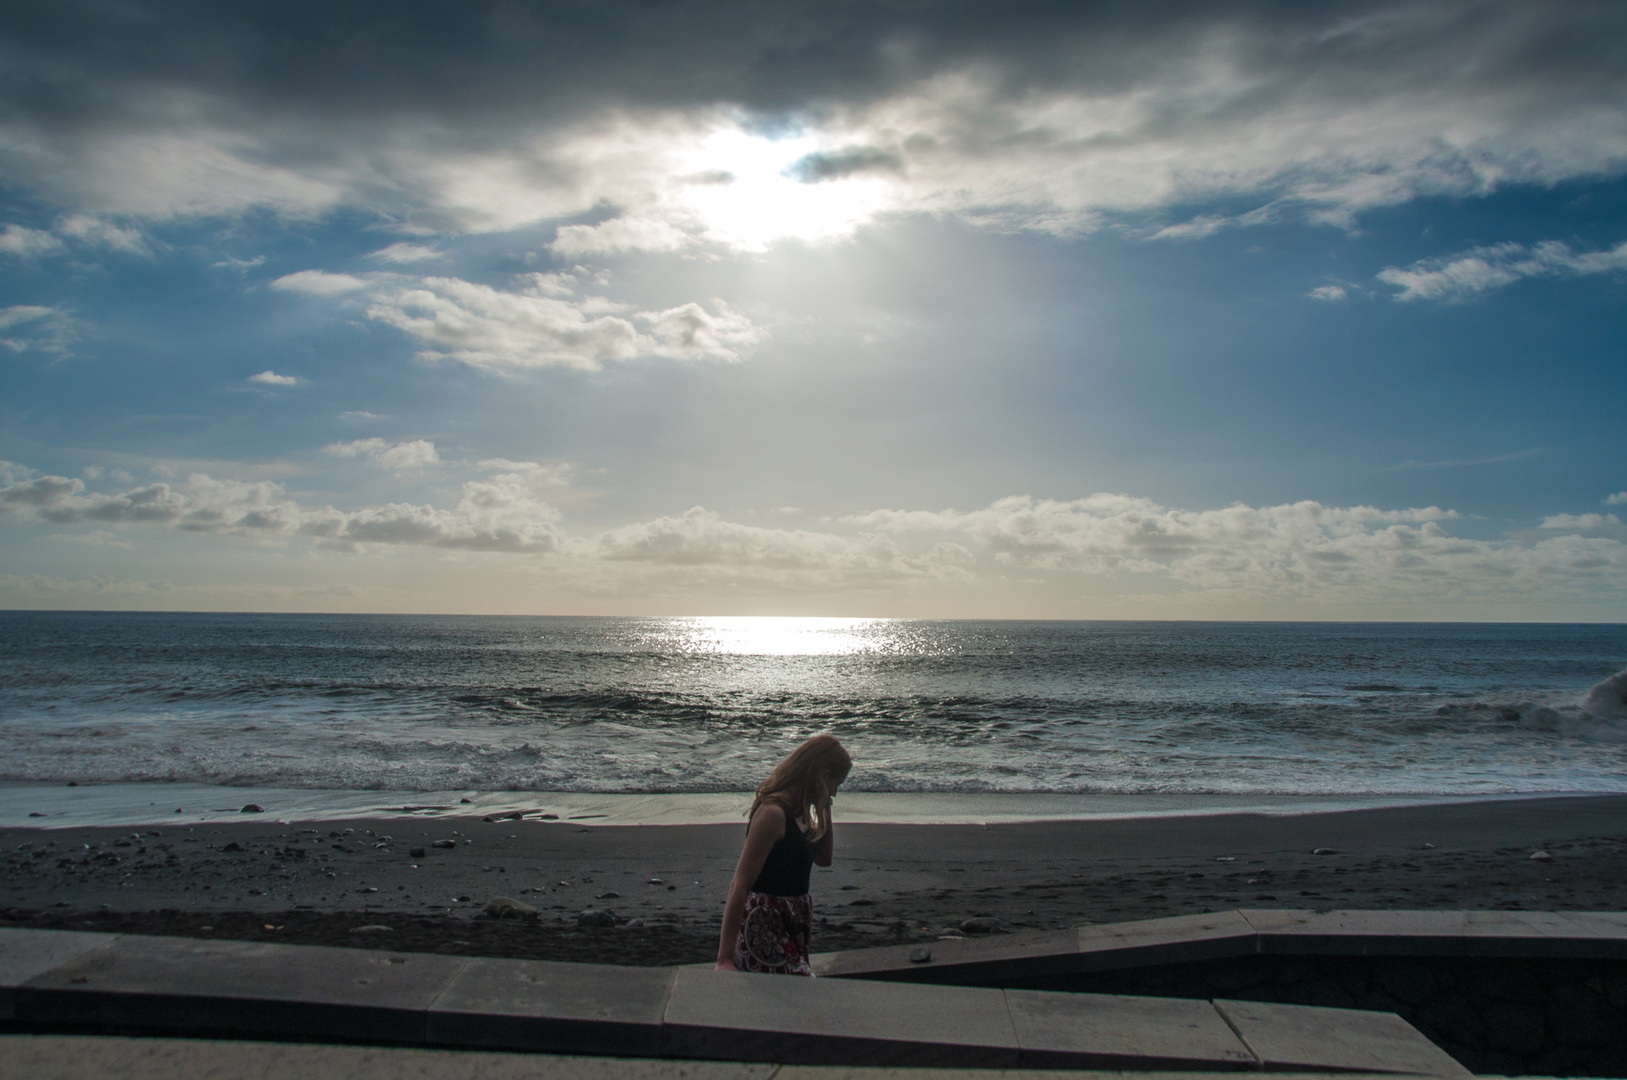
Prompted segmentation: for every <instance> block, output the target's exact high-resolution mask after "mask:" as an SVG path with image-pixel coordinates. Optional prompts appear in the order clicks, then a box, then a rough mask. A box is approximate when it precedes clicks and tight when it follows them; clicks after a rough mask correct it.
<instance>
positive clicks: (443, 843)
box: [429, 840, 458, 848]
mask: <svg viewBox="0 0 1627 1080" xmlns="http://www.w3.org/2000/svg"><path fill="white" fill-rule="evenodd" d="M429 846H430V847H438V848H455V847H457V846H458V842H457V841H456V840H437V841H435V842H434V843H433V844H431V845H429Z"/></svg>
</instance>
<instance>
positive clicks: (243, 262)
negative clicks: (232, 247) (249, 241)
mask: <svg viewBox="0 0 1627 1080" xmlns="http://www.w3.org/2000/svg"><path fill="white" fill-rule="evenodd" d="M265 261H266V257H265V256H264V255H256V256H255V257H254V258H252V259H235V258H233V257H232V256H230V255H228V256H226V257H225V258H224V259H221V260H220V261H219V262H212V263H210V264H209V268H210V269H211V270H236V271H237V272H238V273H239V274H246V273H248V272H249V271H250V270H253V269H254V268H255V267H257V266H264V265H265Z"/></svg>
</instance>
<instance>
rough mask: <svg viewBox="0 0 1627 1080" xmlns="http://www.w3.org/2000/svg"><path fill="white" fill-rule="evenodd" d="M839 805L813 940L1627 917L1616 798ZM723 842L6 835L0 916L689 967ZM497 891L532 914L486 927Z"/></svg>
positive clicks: (16, 831) (704, 830) (31, 922)
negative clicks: (1019, 818) (1048, 812)
mask: <svg viewBox="0 0 1627 1080" xmlns="http://www.w3.org/2000/svg"><path fill="white" fill-rule="evenodd" d="M841 813H842V806H841V804H840V803H839V804H838V815H837V825H836V828H837V850H836V864H835V866H834V867H832V868H830V869H828V870H817V871H816V872H815V875H814V879H813V894H814V903H815V912H816V928H815V942H814V947H815V949H816V950H818V951H829V950H832V949H842V948H862V947H867V946H874V945H890V944H900V943H904V942H911V941H931V940H936V939H937V938H938V937H941V936H944V935H951V934H956V933H960V932H962V931H961V930H960V927H961V926H962V924H963V923H965V922H966V921H967V920H969V919H973V918H988V919H994V920H998V923H999V925H1000V926H1002V927H1003V928H1005V929H1009V930H1034V929H1059V928H1063V927H1067V926H1074V925H1080V924H1083V923H1091V922H1119V921H1127V920H1134V919H1144V918H1157V917H1160V916H1166V915H1182V914H1198V913H1202V912H1206V911H1221V910H1228V909H1233V908H1273V907H1276V908H1314V909H1332V908H1352V909H1360V908H1367V909H1389V910H1422V909H1504V910H1510V909H1513V910H1627V795H1596V796H1580V797H1569V798H1565V797H1548V798H1536V799H1530V798H1528V799H1500V800H1491V801H1479V802H1454V803H1444V804H1435V805H1426V806H1403V807H1387V808H1366V809H1353V810H1342V811H1337V812H1324V813H1302V814H1293V815H1281V814H1276V815H1273V814H1261V813H1232V814H1216V815H1207V816H1188V817H1173V816H1161V817H1141V818H1116V819H1098V820H1051V821H1034V822H1024V823H990V824H988V825H980V824H948V825H942V824H937V825H927V824H864V823H856V822H852V821H848V820H845V819H844V818H843V817H842V816H841ZM488 816H489V815H488ZM743 832H744V826H743V823H742V822H740V821H738V820H736V821H734V822H733V823H730V824H726V825H717V824H701V825H631V826H621V825H602V824H596V823H594V822H570V821H539V820H536V819H533V818H526V819H521V820H497V821H483V820H482V819H481V817H478V816H474V815H473V814H465V815H463V816H439V817H435V818H431V819H423V818H413V817H405V818H400V819H397V820H395V821H381V820H379V819H377V818H366V817H363V818H336V819H329V820H325V821H322V822H321V823H320V824H317V823H313V822H297V823H290V824H287V825H283V824H281V823H280V822H279V821H278V820H276V819H275V818H274V816H273V815H271V814H264V815H241V816H240V817H238V819H236V820H233V821H230V822H205V823H193V822H187V823H180V822H176V823H167V824H166V825H164V826H161V827H156V828H141V829H130V828H128V827H125V828H118V827H104V828H95V827H55V828H38V827H35V828H16V827H8V828H4V829H0V858H3V859H4V862H5V866H6V873H5V875H4V879H3V881H0V922H6V923H10V924H12V925H26V926H40V927H57V928H65V929H104V930H118V931H120V932H130V933H162V934H180V935H188V936H202V937H211V936H214V937H233V938H243V937H248V938H253V939H260V940H268V941H285V942H286V941H297V942H303V943H309V944H351V945H357V944H360V945H371V946H376V947H380V948H394V949H407V950H413V951H428V952H452V953H471V954H477V955H499V956H530V957H539V958H548V957H551V958H555V959H577V960H599V961H601V962H611V963H636V964H665V963H683V962H694V961H698V960H704V959H706V957H707V956H709V955H710V954H711V952H712V951H714V950H715V948H716V942H717V927H718V921H717V920H718V917H719V913H720V911H721V906H722V902H723V896H724V893H725V891H726V889H727V886H728V881H729V877H730V875H731V873H732V871H733V867H734V862H735V859H736V857H737V856H738V854H739V850H740V842H741V838H742V835H743ZM437 840H439V841H442V842H443V843H450V846H448V847H436V846H434V844H435V841H437ZM1539 851H1540V852H1542V853H1543V855H1544V856H1545V857H1542V858H1533V855H1534V854H1535V853H1537V852H1539ZM497 897H508V898H512V899H515V900H518V901H520V902H522V903H524V904H527V905H529V906H531V907H532V908H534V909H535V912H534V915H533V916H532V917H531V918H526V919H518V920H509V919H496V918H492V917H489V916H487V915H486V914H485V908H486V905H487V904H488V903H490V902H491V901H492V900H494V899H496V898H497ZM589 911H598V912H603V911H610V912H612V913H613V916H612V918H613V920H614V921H613V922H607V923H606V925H602V926H599V925H593V922H592V920H591V919H589V920H588V921H586V922H584V920H583V913H584V912H589ZM364 926H386V927H389V929H388V930H385V931H368V932H364V933H361V934H356V933H355V931H356V930H357V929H358V928H359V927H364Z"/></svg>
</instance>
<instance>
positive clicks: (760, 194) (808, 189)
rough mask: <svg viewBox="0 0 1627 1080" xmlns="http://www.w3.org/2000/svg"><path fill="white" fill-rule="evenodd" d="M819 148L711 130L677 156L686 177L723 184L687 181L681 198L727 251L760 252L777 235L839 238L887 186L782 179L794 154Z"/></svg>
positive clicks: (808, 140) (877, 204)
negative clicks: (719, 177)
mask: <svg viewBox="0 0 1627 1080" xmlns="http://www.w3.org/2000/svg"><path fill="white" fill-rule="evenodd" d="M819 149H821V147H820V145H819V142H818V140H817V139H815V138H813V137H812V136H807V135H803V136H795V137H791V138H784V139H770V138H764V137H763V136H760V135H753V134H751V133H749V132H746V131H742V130H740V129H738V128H725V129H722V130H719V131H715V132H713V133H712V134H711V135H709V136H707V138H706V139H705V140H703V141H702V142H701V144H700V145H699V146H698V147H697V148H696V149H695V151H694V152H693V153H691V154H688V155H685V156H684V157H683V158H682V168H683V170H684V172H685V173H686V174H688V175H692V176H707V175H715V174H723V173H727V174H728V175H730V176H731V177H733V179H732V180H730V181H729V182H727V183H692V184H690V185H689V186H688V187H687V189H686V190H685V192H684V194H683V201H684V202H685V203H686V204H687V206H688V208H689V209H690V211H691V212H693V213H695V214H696V215H697V216H698V217H699V218H700V220H701V221H702V222H704V223H705V225H706V229H707V233H708V235H709V236H711V237H712V238H713V239H716V240H721V241H723V242H725V243H728V244H730V245H732V246H734V247H740V248H745V249H747V250H754V251H760V250H762V249H763V248H764V247H766V246H767V245H768V244H769V243H770V242H772V241H774V240H779V239H782V238H794V239H799V240H822V239H831V238H836V237H841V236H847V235H849V234H851V233H852V232H853V230H854V229H855V228H857V227H858V226H859V225H860V224H862V223H863V222H865V221H867V220H869V219H870V218H873V217H874V216H875V215H876V214H877V213H878V212H879V211H880V210H881V209H883V208H884V206H885V205H886V201H887V196H886V189H887V186H888V185H887V181H884V180H882V179H879V178H877V177H873V176H868V177H865V176H849V177H843V178H840V179H833V180H825V181H821V182H819V183H803V182H801V181H798V180H794V179H792V178H791V177H790V176H787V175H786V170H787V169H789V168H790V166H791V165H792V164H793V163H795V162H796V161H797V160H799V159H800V158H802V157H805V156H806V155H808V154H811V153H814V152H815V151H817V150H819Z"/></svg>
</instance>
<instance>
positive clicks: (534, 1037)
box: [0, 918, 1462, 1076]
mask: <svg viewBox="0 0 1627 1080" xmlns="http://www.w3.org/2000/svg"><path fill="white" fill-rule="evenodd" d="M1159 923H1160V925H1157V926H1148V925H1142V926H1140V927H1135V926H1129V927H1120V928H1118V930H1119V931H1120V933H1118V934H1117V935H1116V936H1114V937H1113V939H1112V941H1113V942H1114V944H1112V946H1111V947H1112V948H1113V949H1117V950H1120V951H1121V952H1122V953H1124V954H1125V955H1139V956H1144V957H1146V956H1152V957H1158V958H1160V959H1162V958H1165V957H1168V956H1170V955H1174V954H1172V952H1171V950H1172V949H1175V948H1176V947H1177V945H1178V944H1179V942H1180V941H1183V940H1186V941H1193V942H1196V944H1193V945H1190V947H1191V948H1196V949H1198V950H1200V951H1201V950H1207V951H1208V952H1207V953H1204V954H1205V955H1212V954H1213V952H1214V950H1217V949H1223V948H1227V949H1229V948H1232V947H1234V945H1235V941H1236V940H1237V926H1236V920H1235V918H1231V919H1228V918H1206V919H1199V920H1185V921H1182V920H1160V921H1159ZM1183 935H1185V937H1183ZM3 940H4V943H5V945H6V948H5V949H4V951H0V986H9V987H12V988H13V995H14V996H13V1006H14V1008H13V1014H14V1015H13V1018H12V1020H13V1023H14V1024H21V1025H29V1024H35V1025H46V1026H54V1027H58V1028H62V1027H67V1028H74V1027H77V1028H80V1029H85V1028H89V1029H91V1030H96V1029H105V1028H108V1027H113V1028H117V1029H120V1030H123V1031H132V1030H133V1031H145V1032H151V1033H153V1034H164V1033H186V1034H190V1035H201V1034H219V1035H230V1036H237V1037H242V1036H250V1037H254V1036H260V1037H276V1038H286V1039H294V1040H304V1041H310V1040H320V1039H335V1040H344V1041H348V1042H371V1043H385V1044H388V1043H395V1044H416V1045H422V1044H437V1045H444V1046H459V1047H473V1048H490V1049H503V1050H523V1051H537V1050H572V1051H580V1052H591V1053H597V1054H615V1055H618V1056H642V1055H652V1056H653V1055H659V1056H661V1057H667V1058H690V1059H724V1060H730V1061H757V1062H765V1063H777V1064H784V1065H833V1066H835V1065H851V1066H859V1065H864V1066H880V1065H889V1066H900V1067H902V1066H911V1067H922V1066H932V1067H959V1068H1016V1067H1022V1066H1029V1067H1033V1066H1040V1067H1045V1068H1097V1069H1100V1068H1123V1069H1140V1070H1152V1069H1161V1070H1182V1071H1225V1070H1238V1069H1244V1068H1258V1067H1261V1066H1262V1065H1272V1064H1274V1063H1277V1061H1278V1058H1280V1059H1281V1061H1280V1064H1282V1065H1283V1066H1284V1067H1289V1066H1291V1067H1295V1068H1299V1069H1303V1070H1306V1071H1320V1072H1329V1071H1338V1072H1350V1071H1356V1070H1358V1069H1359V1070H1361V1071H1375V1072H1389V1073H1411V1072H1419V1073H1421V1074H1427V1075H1437V1076H1439V1075H1458V1074H1460V1073H1461V1071H1462V1070H1461V1069H1460V1068H1457V1067H1456V1063H1455V1062H1452V1061H1451V1059H1450V1058H1447V1057H1446V1056H1445V1055H1444V1053H1442V1052H1441V1051H1440V1050H1439V1049H1438V1048H1436V1047H1435V1046H1434V1045H1433V1044H1431V1043H1429V1041H1428V1040H1427V1039H1425V1038H1424V1037H1423V1036H1422V1035H1420V1034H1419V1033H1418V1032H1417V1031H1416V1030H1415V1029H1413V1028H1411V1027H1410V1026H1408V1025H1407V1024H1406V1023H1405V1022H1404V1021H1402V1020H1401V1019H1400V1018H1399V1017H1396V1016H1394V1015H1392V1014H1378V1013H1355V1012H1350V1011H1348V1010H1326V1009H1322V1010H1318V1009H1308V1010H1307V1009H1302V1010H1299V1012H1297V1013H1295V1014H1293V1015H1292V1016H1288V1017H1287V1018H1286V1019H1284V1018H1283V1016H1279V1015H1277V1014H1270V1015H1264V1014H1262V1015H1261V1016H1256V1015H1254V1014H1253V1013H1246V1014H1240V1015H1244V1016H1245V1019H1246V1020H1247V1022H1248V1023H1250V1024H1254V1025H1256V1026H1257V1027H1259V1028H1260V1030H1261V1031H1262V1032H1266V1035H1262V1038H1264V1039H1265V1040H1266V1045H1268V1046H1272V1047H1275V1046H1278V1045H1279V1044H1280V1045H1281V1046H1292V1045H1294V1044H1293V1039H1294V1038H1296V1037H1297V1038H1299V1039H1300V1041H1301V1043H1302V1044H1304V1045H1316V1044H1318V1043H1321V1042H1327V1036H1328V1032H1329V1031H1335V1033H1337V1032H1338V1031H1344V1032H1345V1033H1346V1035H1347V1036H1348V1037H1347V1038H1346V1039H1345V1043H1339V1042H1338V1040H1337V1039H1334V1040H1333V1042H1332V1043H1329V1045H1330V1046H1335V1047H1344V1046H1345V1044H1348V1047H1354V1046H1357V1045H1366V1044H1367V1043H1371V1042H1373V1041H1374V1040H1375V1039H1378V1038H1379V1035H1382V1037H1383V1040H1387V1041H1385V1042H1384V1045H1385V1046H1388V1047H1390V1049H1388V1050H1385V1051H1384V1052H1383V1053H1376V1052H1366V1053H1365V1056H1363V1054H1361V1053H1356V1052H1355V1051H1353V1050H1348V1047H1346V1048H1345V1049H1337V1050H1334V1049H1329V1050H1327V1051H1326V1052H1324V1053H1323V1054H1322V1055H1321V1056H1320V1057H1315V1056H1314V1055H1310V1054H1309V1053H1298V1052H1290V1051H1289V1050H1276V1049H1273V1050H1270V1051H1269V1053H1274V1054H1276V1055H1277V1057H1275V1058H1268V1057H1267V1056H1265V1053H1262V1052H1257V1050H1256V1049H1251V1045H1252V1044H1251V1043H1250V1042H1249V1041H1247V1037H1246V1036H1245V1035H1243V1034H1241V1033H1240V1032H1241V1031H1242V1030H1243V1027H1242V1022H1240V1021H1239V1020H1237V1019H1236V1018H1235V1017H1233V1016H1231V1015H1229V1014H1228V1013H1226V1012H1223V1011H1221V1010H1219V1009H1217V1007H1216V1006H1214V1005H1211V1004H1210V1003H1209V1002H1204V1001H1185V1000H1176V999H1157V998H1138V997H1122V996H1114V995H1102V994H1068V993H1047V992H1037V991H1022V990H1003V989H995V988H982V987H961V986H931V985H900V984H897V983H889V982H884V981H879V980H853V979H796V978H786V977H781V976H767V975H745V974H736V973H728V974H723V973H717V972H711V971H699V970H694V969H688V968H685V969H662V968H628V967H608V966H604V965H595V964H563V963H548V962H541V961H526V960H499V959H474V958H468V957H449V956H438V955H421V954H404V953H389V952H383V951H378V950H371V949H336V948H316V947H309V946H296V945H273V944H259V943H252V942H234V941H199V940H193V939H185V938H154V937H137V936H133V935H130V936H122V937H109V936H108V935H97V934H65V933H62V932H55V931H22V930H18V931H11V932H9V933H8V934H7V935H6V936H5V938H4V939H3ZM1075 940H1077V939H1075ZM1239 1008H1244V1007H1243V1006H1239ZM1284 1015H1286V1014H1284ZM1296 1025H1303V1026H1304V1027H1303V1030H1299V1029H1298V1028H1296ZM1296 1030H1297V1031H1298V1034H1297V1036H1296V1035H1295V1032H1296ZM1268 1036H1269V1037H1268ZM1273 1038H1274V1039H1276V1040H1277V1041H1276V1043H1272V1042H1271V1041H1270V1040H1271V1039H1273ZM1347 1050H1348V1052H1347ZM1301 1058H1303V1059H1304V1060H1300V1059H1301Z"/></svg>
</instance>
